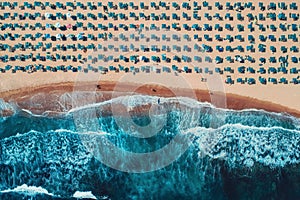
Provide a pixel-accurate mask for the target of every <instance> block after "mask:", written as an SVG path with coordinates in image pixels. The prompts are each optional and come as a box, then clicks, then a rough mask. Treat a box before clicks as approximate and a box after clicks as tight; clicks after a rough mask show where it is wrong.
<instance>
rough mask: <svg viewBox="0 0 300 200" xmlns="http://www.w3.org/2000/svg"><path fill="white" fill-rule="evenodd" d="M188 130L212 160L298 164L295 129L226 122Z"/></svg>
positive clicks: (248, 164)
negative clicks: (217, 125) (218, 125)
mask: <svg viewBox="0 0 300 200" xmlns="http://www.w3.org/2000/svg"><path fill="white" fill-rule="evenodd" d="M187 132H191V133H193V134H194V135H196V136H198V139H197V142H198V145H199V146H198V147H199V149H200V152H205V154H206V155H208V156H210V157H211V158H213V159H224V160H225V161H227V163H228V164H230V165H231V166H233V167H234V166H236V165H244V166H246V167H252V166H253V165H254V163H261V164H263V165H265V166H270V167H283V166H285V165H288V164H298V163H300V157H299V154H300V149H299V148H298V145H297V143H298V142H299V141H300V131H298V130H289V129H285V128H282V127H249V126H245V125H241V124H233V125H229V124H226V125H224V126H222V127H219V128H217V129H206V128H202V127H196V128H193V129H189V130H187ZM201 156H203V155H202V154H201Z"/></svg>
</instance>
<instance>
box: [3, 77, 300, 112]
mask: <svg viewBox="0 0 300 200" xmlns="http://www.w3.org/2000/svg"><path fill="white" fill-rule="evenodd" d="M116 83H117V82H115V81H100V82H98V83H97V84H96V83H95V82H81V84H80V86H76V85H75V82H62V83H53V84H45V85H40V86H35V87H25V88H19V89H14V90H9V91H4V92H0V97H1V98H2V99H4V101H6V102H8V101H15V102H17V103H22V102H24V101H26V100H28V99H29V98H31V97H32V96H34V95H36V94H38V93H47V94H51V93H55V94H57V93H60V94H62V93H65V92H72V91H74V87H75V89H76V91H89V92H92V91H94V92H97V93H99V94H102V97H101V99H99V100H97V101H99V102H101V101H105V100H109V99H110V98H112V92H120V95H119V96H122V93H123V95H124V94H132V93H133V92H134V93H135V94H143V95H151V96H160V97H174V96H183V97H191V95H192V94H193V95H195V96H194V97H196V98H197V100H198V101H200V102H208V103H212V105H214V106H215V107H217V108H227V109H233V110H244V109H262V110H265V111H268V112H276V113H287V114H289V115H292V116H294V117H297V118H300V111H298V110H296V109H292V108H288V107H285V106H282V105H279V104H276V103H272V102H268V101H264V100H259V99H255V98H251V97H248V96H241V95H236V94H231V93H227V94H225V96H224V94H218V93H215V92H214V93H212V92H209V91H208V90H201V89H184V88H175V87H174V88H171V87H169V88H167V87H164V86H160V85H157V84H138V83H122V86H121V87H117V88H115V86H116ZM97 85H100V87H99V86H98V87H97ZM106 92H111V94H108V93H106ZM174 93H175V94H176V95H175V94H174ZM216 97H217V98H216ZM212 98H215V99H218V98H219V99H222V98H226V99H225V102H226V103H225V106H218V105H216V104H218V102H217V101H214V102H212ZM223 101H224V99H223ZM85 103H88V102H85ZM48 108H50V109H51V103H49V107H48ZM43 109H47V108H43ZM5 112H7V111H6V110H3V111H2V113H5ZM7 113H9V112H7Z"/></svg>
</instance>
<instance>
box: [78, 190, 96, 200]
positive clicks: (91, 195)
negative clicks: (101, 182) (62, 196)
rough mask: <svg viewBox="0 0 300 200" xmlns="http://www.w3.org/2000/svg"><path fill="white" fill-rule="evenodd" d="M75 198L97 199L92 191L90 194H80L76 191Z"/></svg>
mask: <svg viewBox="0 0 300 200" xmlns="http://www.w3.org/2000/svg"><path fill="white" fill-rule="evenodd" d="M73 197H74V198H78V199H97V198H96V197H95V196H94V195H93V194H92V192H91V191H88V192H80V191H76V192H75V193H74V194H73Z"/></svg>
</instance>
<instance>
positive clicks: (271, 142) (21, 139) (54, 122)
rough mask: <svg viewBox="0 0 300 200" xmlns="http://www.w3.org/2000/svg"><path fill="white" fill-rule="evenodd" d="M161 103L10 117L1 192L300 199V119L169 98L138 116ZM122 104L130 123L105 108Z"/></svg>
mask: <svg viewBox="0 0 300 200" xmlns="http://www.w3.org/2000/svg"><path fill="white" fill-rule="evenodd" d="M175 100H176V102H177V104H176V105H175V104H174V101H175ZM155 102H157V97H149V96H142V95H137V96H133V97H131V98H130V99H128V98H126V97H118V98H116V99H113V100H110V101H106V102H102V103H97V104H93V105H89V106H85V107H83V108H76V109H72V110H71V111H69V112H67V113H65V114H64V115H61V116H59V117H58V116H57V117H47V116H42V115H41V116H37V115H32V114H30V113H28V112H25V111H22V110H17V112H16V114H15V115H14V116H12V117H7V118H2V119H1V120H0V122H1V123H0V137H1V140H0V143H1V145H0V190H1V191H4V190H7V189H13V188H16V187H17V186H20V185H23V184H26V185H29V186H36V187H39V186H41V187H42V188H44V189H46V190H47V191H48V192H49V193H51V194H53V195H54V196H52V197H51V196H48V195H46V194H39V195H37V196H36V197H37V198H38V199H43V198H44V199H45V198H49V199H53V198H62V197H63V198H71V197H72V195H73V194H74V193H75V192H76V191H92V193H93V195H95V196H96V197H98V198H103V197H104V196H105V198H106V197H108V198H112V199H120V198H121V199H123V198H125V197H126V199H140V198H146V199H151V198H152V199H162V198H165V199H174V198H181V199H263V198H267V199H272V198H273V199H298V198H299V197H300V181H299V180H300V170H299V169H300V168H299V162H300V135H299V134H300V128H299V119H297V118H294V117H291V116H288V115H282V114H276V113H269V112H265V111H261V110H254V109H253V110H244V111H233V110H223V109H216V108H214V107H212V106H211V105H209V104H204V103H200V102H196V101H194V100H190V99H187V98H178V99H174V98H162V99H161V103H160V105H155V106H154V107H153V110H151V111H150V112H149V113H150V114H148V115H147V114H140V113H138V112H134V111H133V110H132V109H133V108H135V107H137V106H140V105H143V104H149V103H151V104H155ZM117 104H122V105H125V106H126V107H127V108H128V110H131V111H132V112H131V113H130V115H128V116H126V115H116V114H114V113H113V110H112V111H111V114H110V115H107V113H106V115H102V113H103V112H102V111H103V108H104V106H107V105H111V106H115V105H117ZM178 104H179V105H180V106H178ZM149 132H153V135H151V137H141V136H145V135H143V134H147V133H149ZM172 142H173V143H172ZM115 147H116V148H115ZM162 149H163V150H162ZM119 150H120V151H119ZM160 150H162V151H160ZM128 152H129V153H128ZM132 152H133V153H136V154H137V155H138V156H136V154H131V153H132ZM153 152H158V153H157V154H155V153H153ZM143 155H148V157H143ZM137 158H138V159H137ZM20 195H21V196H22V197H24V196H26V195H28V194H20V193H19V192H11V193H1V192H0V198H2V199H10V198H15V197H16V198H18V197H17V196H20Z"/></svg>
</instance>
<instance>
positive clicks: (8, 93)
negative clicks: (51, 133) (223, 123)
mask: <svg viewBox="0 0 300 200" xmlns="http://www.w3.org/2000/svg"><path fill="white" fill-rule="evenodd" d="M18 2H19V4H21V3H22V1H18ZM28 2H31V3H32V2H34V1H33V0H30V1H28ZM62 2H65V1H62ZM105 2H106V1H103V3H105ZM144 2H145V4H146V5H147V4H150V1H144ZM155 2H156V3H157V4H158V2H159V1H155ZM219 2H220V3H221V4H223V5H225V3H226V1H225V0H220V1H219ZM274 2H275V3H277V2H280V1H279V0H276V1H274ZM285 2H286V3H290V2H292V1H285ZM190 4H192V2H190ZM209 4H210V5H211V6H212V9H211V10H208V8H204V7H202V10H200V11H199V13H198V14H199V16H201V20H200V21H196V20H191V21H187V20H183V19H182V20H179V21H175V22H178V24H179V25H182V24H184V23H186V24H189V25H192V24H193V23H198V24H199V25H200V26H203V25H204V24H214V23H219V24H220V25H221V26H225V24H226V23H232V22H231V21H228V19H227V20H223V21H218V20H217V19H216V18H213V19H212V21H210V20H208V19H207V18H205V17H204V15H205V13H210V15H213V14H214V13H216V12H218V13H220V15H221V16H225V14H226V13H231V15H232V16H234V17H236V11H235V10H233V11H228V10H226V9H225V8H224V9H223V10H217V9H216V8H215V6H214V5H213V3H209ZM168 5H170V7H171V9H170V10H164V9H160V10H155V9H154V8H149V10H143V12H144V13H145V14H146V15H150V14H151V13H152V12H157V13H159V12H160V13H166V14H167V15H170V16H171V15H172V13H173V12H179V11H176V10H175V9H174V8H173V7H172V6H171V2H168ZM254 6H255V7H256V9H255V11H251V10H249V9H247V10H245V11H243V12H242V14H243V16H244V17H245V18H247V17H246V15H247V13H253V15H258V14H259V13H261V11H260V10H259V9H258V2H254ZM16 10H17V11H18V12H19V13H20V14H21V13H24V12H30V11H28V9H27V10H26V9H25V10H19V9H16ZM100 11H101V12H103V9H102V8H101V10H96V11H90V10H89V9H87V10H82V9H79V8H77V10H74V11H73V13H74V14H76V13H77V12H80V13H82V14H85V15H87V13H88V12H92V13H93V12H94V13H96V14H97V13H98V12H100ZM34 12H41V13H42V15H44V14H45V13H52V12H53V10H52V9H51V8H49V7H47V8H46V10H40V8H36V11H34ZM67 12H71V13H72V11H70V10H64V11H63V12H62V13H63V14H64V13H67ZM116 12H117V11H116ZM121 12H123V13H125V14H127V15H129V14H130V12H132V9H128V10H122V11H121ZM180 12H186V13H188V14H189V15H192V13H193V10H185V9H182V10H181V11H180ZM276 12H279V11H276ZM263 13H264V14H265V15H266V13H267V11H264V12H263ZM287 14H288V13H287ZM8 20H10V21H11V22H13V20H11V19H8ZM38 20H39V19H38ZM98 21H99V20H98ZM100 21H101V20H100ZM33 22H34V21H28V23H29V24H34V23H33ZM41 22H42V23H51V24H54V23H56V22H61V24H68V23H71V24H74V23H75V22H74V21H72V20H71V19H67V20H62V19H57V20H56V21H54V22H53V20H50V19H46V20H43V21H41ZM83 22H84V24H85V23H87V21H86V20H85V21H83ZM95 22H97V21H95ZM121 22H122V23H125V24H127V25H129V24H130V23H134V24H140V23H145V25H146V26H150V24H152V23H153V21H151V20H150V21H144V20H142V19H141V20H140V21H136V20H134V19H132V18H129V19H128V20H127V21H126V22H125V21H124V20H122V21H120V23H121ZM165 22H167V21H156V22H155V24H156V25H157V26H160V25H161V24H162V23H165ZM173 22H174V21H172V20H171V21H169V22H167V23H173ZM108 23H116V21H114V20H113V19H111V18H108V20H106V21H104V22H103V24H106V25H107V24H108ZM234 23H241V24H242V23H244V24H243V25H244V26H245V27H246V26H247V23H248V21H247V20H246V19H245V21H244V22H240V21H234ZM268 23H269V24H270V23H272V24H275V25H276V26H279V24H280V23H283V22H282V21H280V20H277V21H271V20H270V19H268V18H267V19H266V20H265V21H258V24H268ZM284 23H295V22H293V21H292V20H291V19H289V18H288V20H287V21H284ZM85 25H86V24H85ZM255 27H256V30H255V31H254V32H250V31H249V30H248V29H245V31H244V32H238V31H237V29H234V31H228V30H226V29H224V30H223V31H222V32H218V31H212V32H205V31H198V32H197V34H198V35H199V37H202V38H203V37H204V34H209V35H210V36H211V37H212V38H214V37H215V35H216V34H221V36H222V37H225V36H226V35H227V34H231V35H237V34H241V35H242V36H243V37H245V38H246V37H247V35H249V34H252V35H254V37H255V38H256V39H257V42H256V43H255V44H254V45H255V47H257V46H258V44H259V43H260V42H258V37H259V35H260V34H262V32H261V31H259V30H258V25H255ZM37 30H38V32H41V33H42V34H45V33H48V32H49V30H47V29H46V30H41V29H37ZM37 30H29V29H26V30H24V31H21V33H22V34H25V33H32V34H34V33H36V32H37ZM17 31H18V30H15V31H11V32H12V33H14V32H17ZM50 32H51V34H54V35H56V34H58V33H61V31H60V30H59V29H57V30H51V31H50ZM80 32H84V34H85V35H88V34H90V33H94V31H92V30H90V29H87V30H83V29H82V28H78V30H76V31H72V30H66V31H64V32H63V33H64V34H70V33H74V34H78V33H80ZM101 32H104V31H103V30H98V32H97V33H101ZM109 32H112V31H111V30H109ZM112 33H113V34H114V35H118V34H120V33H123V30H121V29H120V30H119V31H113V32H112ZM173 33H174V32H173V31H171V32H170V35H171V34H173ZM175 33H176V34H179V35H184V34H189V35H190V36H191V37H192V35H193V34H194V33H195V32H194V31H186V30H183V29H182V30H181V31H177V32H175ZM291 33H293V32H292V31H291V30H288V31H286V32H284V34H291ZM128 34H129V33H128ZM145 34H146V36H147V32H146V33H145ZM263 34H264V35H266V36H267V35H268V34H274V35H276V36H277V37H279V36H280V35H281V34H283V32H282V31H280V30H278V31H277V32H275V33H274V32H272V31H271V30H269V29H267V30H266V31H265V32H263ZM148 36H149V37H150V35H148ZM246 40H247V39H246ZM26 41H27V40H26ZM28 41H30V40H28ZM39 41H40V40H39V39H38V40H36V41H30V42H32V43H33V44H36V43H38V42H39ZM18 42H21V40H20V38H18V39H16V40H15V41H9V40H7V41H5V44H8V45H13V44H16V43H18ZM23 42H24V41H23ZM69 43H70V41H61V40H58V41H56V42H53V44H64V45H67V44H69ZM75 43H76V42H75ZM80 43H81V44H84V45H87V44H90V43H94V44H96V45H97V44H102V43H103V44H108V43H107V42H104V41H102V40H99V41H96V42H95V41H92V42H91V41H80ZM202 43H205V44H207V45H212V44H213V46H216V45H222V46H224V47H225V46H226V45H231V46H232V47H236V46H237V45H239V44H242V45H243V47H245V46H246V45H249V43H248V42H246V41H245V43H241V42H239V41H238V40H234V41H233V42H229V41H228V40H223V41H216V40H214V41H213V42H207V41H204V40H203V41H202V42H199V44H202ZM264 44H265V45H266V46H267V47H268V48H269V46H271V45H274V46H276V47H277V48H278V49H279V48H280V47H281V46H283V45H284V46H286V47H288V48H289V47H290V46H292V45H296V44H298V43H293V42H288V43H283V42H277V43H273V42H271V41H270V40H267V41H266V42H265V43H264ZM268 48H267V51H266V52H265V53H260V52H258V51H257V52H255V53H249V52H247V51H245V52H225V51H224V52H217V51H213V52H210V53H205V54H203V55H202V56H206V55H208V56H211V57H212V58H215V57H216V56H218V55H220V56H222V57H226V56H227V54H228V55H231V56H233V57H234V56H235V55H237V54H238V55H241V56H247V55H251V56H252V57H253V58H254V59H255V60H256V61H258V60H259V58H260V57H261V56H262V55H263V56H264V57H266V58H269V57H270V56H276V57H279V56H280V55H282V53H281V52H280V51H277V52H276V53H272V52H271V51H270V50H269V49H268ZM7 53H8V54H10V53H9V52H7ZM24 53H25V52H22V51H20V50H18V49H17V50H16V51H15V54H24ZM33 53H34V54H35V53H41V54H45V52H43V51H41V50H40V49H37V50H36V51H35V52H33ZM52 53H53V55H54V54H55V52H51V54H52ZM56 53H61V54H67V55H77V54H78V53H82V54H83V56H84V57H87V56H88V55H94V54H95V52H94V51H93V50H87V51H84V52H83V51H81V50H78V51H77V52H73V51H67V52H61V51H58V52H56ZM101 53H103V52H101ZM171 53H173V54H175V55H176V54H177V55H180V54H181V53H176V52H171ZM136 54H137V55H139V56H142V55H161V53H155V52H151V53H145V52H134V51H130V52H129V53H128V55H136ZM294 55H295V56H299V52H298V53H294ZM37 63H42V62H39V61H38V62H37ZM10 64H13V65H20V66H22V65H24V64H34V63H32V61H31V60H29V61H25V62H21V61H14V62H13V63H10ZM43 64H45V65H50V66H52V65H62V64H63V65H68V64H72V63H69V62H63V61H61V60H60V61H46V62H43ZM74 64H75V65H78V64H79V63H78V62H77V63H74ZM102 64H103V63H102ZM108 64H111V63H107V65H108ZM118 64H121V65H125V66H126V67H129V66H131V65H133V63H132V62H130V63H124V62H121V61H120V62H119V63H118ZM172 64H174V63H173V61H172V62H171V63H169V65H172ZM176 64H177V63H176ZM85 65H86V64H85ZM85 65H84V66H85ZM141 65H142V64H141V63H138V64H136V65H134V66H135V67H140V66H141ZM150 65H152V66H155V67H156V68H161V67H162V66H163V65H164V64H162V65H161V66H156V64H153V63H150ZM228 65H230V67H231V68H233V69H234V70H235V72H234V73H233V74H229V73H224V74H213V75H208V74H197V73H194V71H193V73H178V74H177V73H174V72H171V73H155V72H152V71H151V72H150V73H144V72H140V73H132V72H129V73H125V72H121V71H120V72H118V73H117V72H114V71H109V72H108V73H106V74H101V73H100V72H98V73H94V72H89V73H83V72H76V73H74V72H71V71H68V72H61V71H58V72H49V71H48V72H41V71H38V72H35V73H27V72H20V71H17V72H16V73H14V74H13V73H11V72H6V73H1V74H0V80H1V81H0V98H3V99H5V100H7V101H9V100H12V99H16V98H17V97H22V96H24V95H25V94H26V95H29V96H30V95H34V93H36V92H39V91H45V92H49V91H53V90H57V89H59V90H65V91H76V90H79V89H80V88H81V86H82V85H85V84H86V87H85V88H82V89H84V90H97V87H96V85H97V83H98V82H99V81H100V82H101V89H100V90H99V89H98V90H99V91H100V92H101V91H116V90H119V87H117V88H116V87H114V85H116V84H117V85H122V86H123V91H125V92H131V91H130V90H133V89H134V88H136V87H134V88H132V87H131V86H132V85H139V86H141V87H140V88H139V89H138V92H139V93H142V94H150V95H158V96H178V95H183V96H189V95H187V94H186V92H185V90H192V91H195V93H196V94H197V95H196V96H197V99H198V100H200V101H207V102H212V104H213V105H215V106H216V107H221V108H230V109H247V108H257V109H265V110H268V111H275V112H286V113H290V114H291V115H294V116H297V117H299V116H300V115H299V113H300V103H299V99H300V92H299V85H294V84H291V83H289V84H276V85H275V84H272V83H268V84H267V85H262V84H259V83H257V84H254V85H248V84H247V83H246V84H239V83H235V84H232V85H230V84H225V80H226V78H227V75H230V76H231V77H232V78H233V79H235V80H236V79H237V78H239V77H241V78H245V77H248V78H249V77H253V78H255V79H256V80H258V78H259V76H262V77H265V78H266V79H268V78H269V77H275V78H277V79H279V78H281V77H283V76H284V77H286V78H287V79H288V80H291V79H292V78H295V77H297V74H282V73H277V74H268V73H267V74H264V75H261V74H259V73H256V74H249V73H245V74H239V73H238V72H237V68H238V67H239V66H240V65H241V63H238V62H235V63H228V62H227V61H225V62H224V63H223V64H220V65H217V64H215V63H212V64H211V66H209V67H211V69H214V68H215V67H221V68H224V67H226V66H228ZM244 65H245V66H246V67H247V66H248V65H251V66H252V67H254V69H256V70H258V68H259V65H258V62H256V63H255V64H249V63H245V64H244ZM266 65H274V64H271V63H269V62H268V61H267V63H266ZM277 65H279V64H277ZM1 66H2V67H3V66H4V63H2V64H1ZM178 66H179V68H180V69H183V67H184V66H188V67H190V68H192V69H193V63H190V64H186V63H180V64H178ZM204 66H205V63H204V64H203V66H201V64H200V67H204ZM291 67H297V65H296V64H291V66H290V67H289V68H291ZM202 79H207V81H202ZM145 85H146V86H145ZM149 85H152V86H151V87H152V88H153V87H158V86H157V85H160V86H163V88H160V87H158V89H156V92H152V90H149V87H148V86H149ZM168 89H171V90H176V91H178V93H176V94H175V95H174V94H173V95H172V94H170V93H169V92H168V91H167V90H168ZM224 97H225V98H224Z"/></svg>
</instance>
